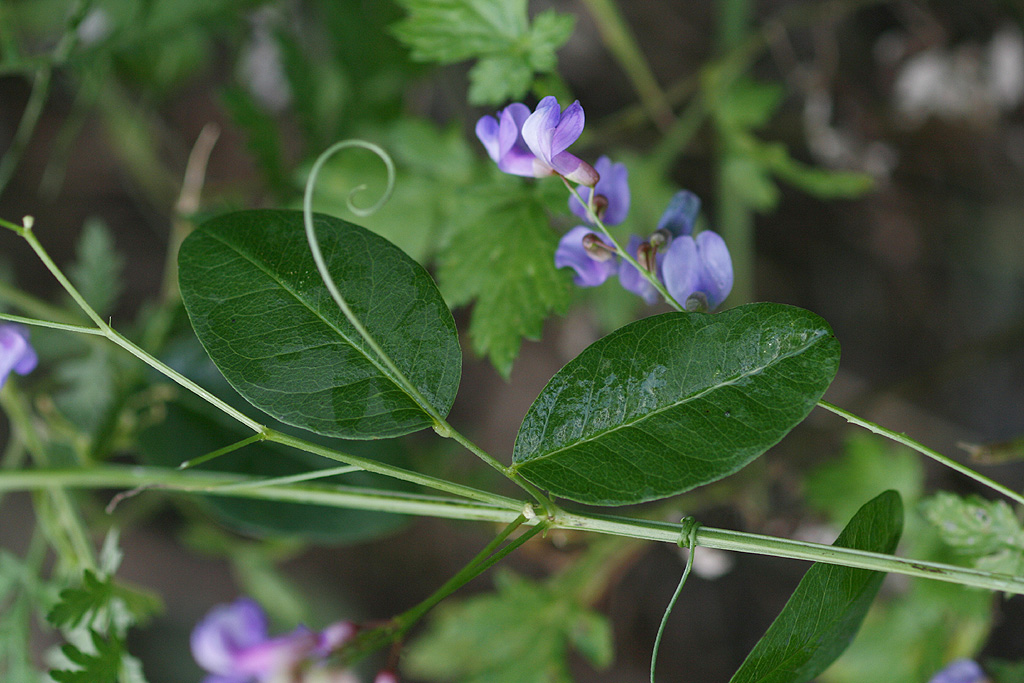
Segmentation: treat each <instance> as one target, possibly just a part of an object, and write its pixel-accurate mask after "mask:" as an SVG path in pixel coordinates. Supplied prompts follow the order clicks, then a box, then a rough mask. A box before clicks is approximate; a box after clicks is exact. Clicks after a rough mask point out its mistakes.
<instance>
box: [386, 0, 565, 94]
mask: <svg viewBox="0 0 1024 683" xmlns="http://www.w3.org/2000/svg"><path fill="white" fill-rule="evenodd" d="M399 4H400V5H401V6H402V7H404V8H405V9H406V11H407V12H408V16H407V17H406V18H405V19H403V20H402V21H399V22H397V23H396V24H395V25H394V26H393V28H392V31H393V33H394V35H395V36H396V37H397V38H398V39H399V40H400V41H402V42H403V43H404V44H405V45H407V46H408V47H409V48H410V49H411V50H412V54H411V56H412V58H413V59H414V60H416V61H422V62H438V63H441V64H450V63H453V62H461V61H464V60H467V59H480V60H481V61H480V62H479V63H478V64H477V65H476V66H475V67H474V69H473V70H472V72H471V73H470V81H471V85H470V96H469V99H470V101H471V102H472V103H474V104H500V103H501V102H503V101H505V100H508V99H519V98H521V97H522V96H523V95H525V94H526V92H527V90H528V89H529V87H530V85H531V83H532V81H533V74H534V73H535V72H539V73H549V72H551V71H553V70H554V68H555V65H556V62H557V59H556V56H555V51H556V50H557V49H558V48H559V47H561V46H562V45H563V44H564V43H565V41H567V40H568V39H569V36H570V35H572V28H573V24H574V19H573V17H572V16H570V15H565V14H558V13H556V12H554V11H551V10H548V11H545V12H541V13H540V14H538V15H537V17H536V18H535V19H534V22H533V25H532V26H531V24H530V21H529V18H528V16H527V13H526V4H527V3H526V0H399Z"/></svg>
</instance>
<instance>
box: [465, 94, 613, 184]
mask: <svg viewBox="0 0 1024 683" xmlns="http://www.w3.org/2000/svg"><path fill="white" fill-rule="evenodd" d="M529 111H530V110H529V109H528V108H527V107H526V105H525V104H520V103H518V102H517V103H514V104H510V105H509V106H507V107H505V109H503V110H501V111H500V112H498V114H497V117H494V116H484V117H482V118H481V119H480V120H479V121H477V123H476V135H477V137H478V138H480V142H482V143H483V145H484V147H485V148H486V149H487V154H489V155H490V157H491V159H493V160H494V161H495V163H497V164H498V168H500V169H501V170H502V171H505V172H506V173H512V174H514V175H521V176H530V177H534V178H543V177H545V176H549V175H553V174H558V175H560V176H563V177H565V178H566V179H568V180H571V181H572V182H574V183H579V184H581V185H588V186H590V187H593V186H594V185H595V184H596V183H597V181H598V175H597V171H595V170H594V167H593V166H591V165H590V164H588V163H587V162H585V161H583V160H581V159H579V158H578V157H575V156H573V155H572V154H569V153H568V152H566V151H565V150H566V148H568V147H569V145H571V144H572V143H573V142H575V141H576V138H578V137H579V136H580V133H582V132H583V119H584V117H583V107H581V106H580V103H579V101H576V102H573V103H572V104H571V105H569V106H568V107H566V109H565V111H564V112H562V110H561V108H560V107H559V106H558V100H556V99H555V98H554V97H552V96H550V95H549V96H548V97H545V98H544V99H542V100H541V101H540V103H539V104H538V105H537V109H536V110H534V112H533V113H532V114H530V113H529Z"/></svg>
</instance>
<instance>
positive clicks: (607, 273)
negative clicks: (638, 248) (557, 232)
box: [555, 225, 618, 287]
mask: <svg viewBox="0 0 1024 683" xmlns="http://www.w3.org/2000/svg"><path fill="white" fill-rule="evenodd" d="M565 267H569V268H572V269H573V270H575V271H576V278H575V279H574V280H573V282H575V283H576V284H577V285H579V286H580V287H597V286H598V285H599V284H601V283H602V282H604V281H605V280H607V279H608V278H609V277H611V276H612V275H614V274H615V271H616V270H617V269H618V261H617V260H616V258H615V251H614V248H613V247H610V246H608V245H606V244H605V243H604V242H603V241H601V238H600V237H598V235H597V233H595V232H594V231H592V230H591V229H590V228H588V227H586V226H585V225H578V226H576V227H575V228H573V229H572V230H570V231H569V232H567V233H565V235H564V236H563V237H562V239H561V240H559V242H558V249H556V250H555V268H565Z"/></svg>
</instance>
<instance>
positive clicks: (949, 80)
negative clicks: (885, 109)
mask: <svg viewBox="0 0 1024 683" xmlns="http://www.w3.org/2000/svg"><path fill="white" fill-rule="evenodd" d="M893 96H894V98H895V104H896V108H897V110H898V111H899V112H900V114H901V115H902V116H903V117H904V118H905V119H906V120H907V122H908V123H911V124H913V125H920V124H921V123H923V122H924V121H926V120H927V119H928V118H930V117H932V116H937V117H940V118H944V119H976V118H981V119H991V118H994V117H995V116H998V115H999V113H1001V112H1003V111H1007V110H1010V109H1013V108H1014V107H1016V106H1018V105H1019V104H1020V103H1021V101H1022V100H1024V37H1022V36H1021V33H1020V30H1019V29H1017V28H1016V27H1005V28H1002V29H1000V30H999V31H998V32H997V33H996V34H995V35H994V36H993V37H992V40H991V41H990V42H989V43H988V44H987V45H986V46H979V45H962V46H959V47H956V48H953V49H946V48H940V47H933V48H929V49H927V50H924V51H923V52H919V53H917V54H916V55H914V56H912V57H910V58H908V59H907V60H906V61H905V62H904V63H903V65H902V67H901V68H900V70H899V73H898V74H897V76H896V82H895V84H894V86H893Z"/></svg>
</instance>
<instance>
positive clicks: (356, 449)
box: [139, 335, 414, 559]
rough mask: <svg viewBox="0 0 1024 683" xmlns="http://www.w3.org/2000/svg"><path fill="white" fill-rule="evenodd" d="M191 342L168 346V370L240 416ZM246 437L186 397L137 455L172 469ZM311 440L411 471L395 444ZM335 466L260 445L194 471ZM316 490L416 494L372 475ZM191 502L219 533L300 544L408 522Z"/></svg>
mask: <svg viewBox="0 0 1024 683" xmlns="http://www.w3.org/2000/svg"><path fill="white" fill-rule="evenodd" d="M189 336H190V338H189V339H184V340H180V341H178V342H176V343H175V344H173V345H172V346H171V348H170V349H169V351H168V353H167V354H166V356H165V358H164V360H165V362H167V363H168V364H169V365H170V366H171V367H173V368H174V369H175V370H178V371H179V372H181V373H182V374H184V375H185V376H186V377H188V378H189V379H192V380H193V381H196V382H198V383H199V384H200V385H201V386H203V387H204V388H205V389H207V390H209V391H211V392H213V393H214V394H215V395H216V396H218V397H219V398H221V399H223V400H225V401H227V402H228V403H230V404H231V405H234V406H236V407H239V408H241V407H242V406H243V405H244V403H245V401H244V400H243V399H242V398H241V397H240V396H239V395H238V394H237V393H236V392H235V391H234V390H233V389H232V388H231V386H230V385H228V383H227V381H226V380H225V379H224V377H223V375H221V374H220V373H219V372H218V371H217V369H216V367H215V366H214V365H213V363H212V362H211V361H210V359H209V357H208V356H207V355H206V354H205V353H204V352H203V349H202V347H201V346H200V345H199V343H198V341H196V340H195V338H194V337H191V335H189ZM269 426H270V427H273V428H275V429H280V430H281V431H284V432H289V431H291V432H295V431H297V430H295V428H294V427H288V426H287V425H283V424H280V423H278V422H276V421H275V422H272V423H271V424H270V425H269ZM250 433H251V432H249V431H248V430H247V429H246V428H245V427H243V426H241V425H239V424H238V423H237V422H235V421H234V420H232V419H230V418H227V417H226V416H225V415H223V414H222V413H220V412H219V411H211V410H210V409H209V407H208V405H207V404H206V403H205V402H204V401H202V400H199V399H197V398H196V397H194V396H192V395H191V394H189V393H184V392H183V393H181V394H180V395H179V396H178V397H177V398H176V399H175V400H174V401H171V402H169V403H168V404H167V405H166V417H165V418H164V420H163V421H162V422H160V423H158V424H156V425H153V426H152V427H150V428H149V429H147V430H145V431H144V432H143V433H142V434H141V435H140V437H139V454H140V456H141V457H142V460H143V461H144V462H145V463H147V464H150V465H158V466H162V467H177V466H178V465H179V464H181V462H182V461H183V460H187V459H189V458H194V457H196V456H199V455H202V454H204V453H209V452H211V451H214V450H216V449H218V448H222V447H224V446H226V445H228V444H231V443H234V442H236V441H239V440H241V439H244V438H245V437H247V436H249V435H250ZM312 440H313V441H315V442H317V443H320V444H322V445H325V446H329V447H331V448H335V449H338V450H340V451H343V452H349V453H354V454H357V455H360V456H362V457H370V458H374V459H376V460H380V461H382V462H388V463H391V464H393V465H398V466H403V467H408V462H407V461H406V451H405V448H404V446H403V445H402V444H401V442H399V441H396V440H390V439H389V440H375V441H371V442H366V441H340V440H338V439H328V438H326V437H321V436H313V437H312ZM337 465H338V463H336V462H333V461H330V460H327V459H325V458H322V457H320V456H316V455H312V454H310V453H304V452H302V451H297V450H295V449H292V448H287V447H284V446H281V445H279V444H273V443H269V442H260V443H254V444H250V445H248V446H246V447H245V448H242V449H240V450H237V451H233V452H231V453H228V454H226V455H222V456H220V457H219V458H215V459H214V460H211V461H208V462H205V463H202V464H200V465H198V466H197V469H202V470H210V471H214V472H231V473H236V474H246V475H250V476H258V477H278V476H288V475H292V474H301V473H304V472H312V471H315V470H319V469H323V468H327V467H335V466H337ZM316 483H317V484H344V485H349V486H367V487H374V488H379V489H386V490H403V491H409V490H412V489H413V488H414V487H413V486H412V485H411V484H407V483H406V482H402V481H398V480H396V479H391V478H390V477H383V476H379V475H375V474H371V473H369V472H352V473H349V474H344V475H338V476H334V477H326V478H322V479H317V480H316ZM195 500H197V501H200V504H201V505H202V507H203V508H204V509H205V510H206V511H207V512H209V513H210V514H212V515H213V516H214V517H215V518H216V519H217V521H219V522H220V523H221V524H223V525H224V526H226V527H228V528H230V529H232V530H234V531H236V532H240V533H243V534H246V535H250V536H257V537H260V538H266V537H271V538H278V537H286V538H301V539H303V540H306V541H310V542H315V543H330V544H339V543H357V542H360V541H366V540H369V539H372V538H377V537H380V536H382V535H385V534H388V533H391V532H393V531H394V530H396V529H398V528H400V527H401V526H402V525H403V524H405V521H406V518H405V517H404V516H403V515H394V514H389V513H383V512H373V511H369V510H348V509H343V508H325V507H322V506H319V505H304V504H301V503H286V502H279V501H267V500H255V499H246V498H232V497H225V496H201V497H196V499H195ZM235 555H236V556H237V555H238V553H235ZM235 559H238V558H237V557H236V558H235Z"/></svg>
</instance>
